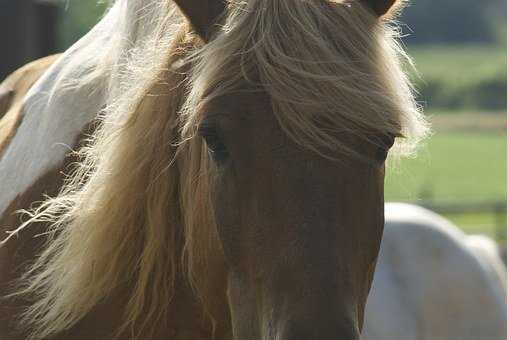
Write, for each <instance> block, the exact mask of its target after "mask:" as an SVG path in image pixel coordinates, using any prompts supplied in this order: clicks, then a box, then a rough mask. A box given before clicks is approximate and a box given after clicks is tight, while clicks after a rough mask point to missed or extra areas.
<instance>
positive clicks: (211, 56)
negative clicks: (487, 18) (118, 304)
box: [17, 0, 427, 339]
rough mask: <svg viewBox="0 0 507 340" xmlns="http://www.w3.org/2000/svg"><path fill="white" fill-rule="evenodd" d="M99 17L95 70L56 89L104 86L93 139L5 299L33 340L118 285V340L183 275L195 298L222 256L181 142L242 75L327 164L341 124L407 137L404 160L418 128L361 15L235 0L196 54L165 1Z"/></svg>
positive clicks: (146, 323) (162, 306)
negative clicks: (19, 303) (121, 292)
mask: <svg viewBox="0 0 507 340" xmlns="http://www.w3.org/2000/svg"><path fill="white" fill-rule="evenodd" d="M111 12H113V13H115V16H116V17H117V19H118V20H117V24H116V25H114V30H115V31H114V34H113V38H112V39H110V45H109V46H106V49H107V50H108V51H110V52H111V53H102V54H100V55H99V57H97V60H94V63H95V65H97V68H94V69H91V70H90V75H89V77H83V78H82V79H83V80H82V83H80V81H78V80H76V79H70V81H67V82H66V81H64V80H62V82H61V86H62V88H63V89H64V88H65V87H66V85H67V84H69V83H71V87H74V88H75V87H79V86H89V85H90V82H92V83H93V81H97V80H100V81H104V79H107V82H108V87H107V90H106V106H105V109H104V110H103V112H101V113H100V114H99V115H98V117H97V122H96V125H97V128H96V130H95V132H94V133H93V135H92V136H91V137H90V139H89V140H88V141H87V143H86V145H85V147H83V148H82V149H80V150H79V151H78V156H79V157H80V162H79V163H78V164H77V166H76V169H75V170H74V171H73V172H72V174H71V175H70V176H69V177H68V180H67V181H66V184H65V186H64V187H63V189H62V191H61V193H60V194H59V195H58V196H57V197H55V198H50V199H48V200H47V201H45V202H43V203H42V205H41V206H40V207H39V208H37V209H36V210H35V211H33V212H32V213H31V218H30V220H29V221H28V222H27V223H25V224H23V225H22V226H21V227H20V229H22V228H25V227H27V226H29V225H30V224H32V223H34V222H45V223H48V224H49V225H50V230H49V231H48V241H47V244H46V246H45V248H44V250H43V252H42V253H41V255H40V257H39V258H38V259H37V261H36V262H35V264H33V265H32V266H31V267H30V269H29V270H28V271H27V272H26V274H25V275H24V277H23V278H22V280H21V285H20V287H19V289H18V292H17V294H22V295H26V296H31V297H33V298H34V300H33V303H32V304H31V306H30V307H29V308H28V309H27V311H26V312H25V313H24V315H23V320H22V323H23V324H24V325H25V326H26V328H27V329H30V330H31V331H32V337H33V338H37V339H42V338H47V337H50V336H51V335H54V334H56V333H58V332H61V331H62V330H65V329H68V328H70V327H72V326H73V325H75V324H76V323H77V322H78V321H79V320H80V319H82V318H83V317H84V316H85V315H86V314H87V313H88V312H90V311H91V309H92V308H93V307H94V306H95V305H97V304H98V303H99V302H100V301H102V300H104V299H105V298H107V297H108V296H109V295H111V294H112V293H113V292H114V291H115V290H117V289H119V288H126V289H129V290H130V292H131V294H129V295H130V296H131V298H130V300H129V301H128V302H127V303H126V306H125V311H124V312H125V318H124V319H125V322H124V325H123V327H122V329H121V330H120V331H123V330H125V329H126V328H132V329H133V330H134V334H135V335H138V334H140V332H141V331H148V332H149V329H150V328H151V329H153V328H155V327H154V325H156V324H158V323H160V322H164V320H167V318H168V317H170V313H171V300H172V298H173V296H174V294H175V280H176V277H177V276H178V275H179V273H185V274H187V275H186V277H187V278H188V280H189V281H190V282H191V283H192V284H193V286H194V287H195V288H196V291H197V292H198V293H199V294H200V295H201V296H202V297H203V301H204V302H205V300H206V296H207V295H208V294H207V292H206V290H207V286H208V283H209V280H208V279H207V277H208V274H209V273H212V272H213V271H214V270H212V269H217V268H220V266H221V262H220V261H221V251H220V246H219V242H218V241H217V239H216V238H217V236H216V232H215V225H214V219H213V214H212V210H211V207H210V198H209V187H210V181H211V179H210V175H209V173H210V172H211V170H212V165H211V164H210V160H209V159H208V155H207V152H206V151H205V147H204V145H203V143H202V141H200V140H199V139H198V138H193V136H194V132H195V129H196V125H197V124H198V122H199V120H200V117H199V114H198V113H199V112H200V111H199V107H200V105H202V103H203V102H205V101H207V100H210V99H212V98H214V97H217V96H221V95H223V94H225V93H228V92H230V91H232V90H234V88H235V86H236V85H237V84H238V82H241V81H244V80H245V79H247V80H248V79H249V77H250V76H251V74H252V73H255V74H257V75H258V79H256V80H255V81H256V82H257V84H260V86H262V87H263V88H264V89H265V90H266V91H267V92H268V93H269V94H270V96H271V97H272V101H273V110H274V113H275V115H276V116H277V118H278V121H279V122H280V125H281V127H282V128H283V129H284V130H285V131H286V132H287V133H288V134H289V136H291V137H292V138H293V139H294V140H295V141H296V142H298V143H300V144H301V145H303V146H305V147H308V148H309V149H311V150H313V151H315V152H317V153H319V154H321V155H322V156H324V157H332V156H330V155H331V151H333V152H336V150H342V151H347V150H348V148H347V145H344V144H343V142H342V141H340V140H338V139H336V138H335V137H333V136H335V135H336V133H335V132H336V131H341V130H343V129H345V127H346V129H347V130H348V131H352V132H353V133H355V134H357V135H358V136H360V137H362V138H366V139H367V138H369V137H368V135H367V134H363V133H362V131H368V130H369V129H373V130H380V131H384V132H388V133H393V134H397V135H403V136H404V139H402V140H401V141H400V142H399V150H401V151H403V152H410V151H411V150H413V147H414V146H415V145H416V143H417V142H418V141H419V140H420V139H421V138H422V137H423V136H424V135H425V133H426V131H427V127H426V125H425V123H424V120H423V118H422V116H421V114H420V112H419V110H418V108H417V105H416V103H415V102H414V99H413V95H412V91H411V87H410V84H409V82H408V80H407V79H406V77H405V75H404V73H403V71H402V69H401V66H400V63H401V62H400V59H401V58H405V57H406V56H405V54H404V52H403V51H402V49H401V48H400V47H399V45H398V44H397V43H396V41H395V30H394V29H392V28H390V27H389V26H388V25H387V24H378V23H376V21H375V19H374V18H373V16H372V15H371V14H370V13H369V12H368V11H367V10H366V9H365V8H363V7H362V6H360V5H359V4H356V5H350V4H349V2H347V3H342V2H340V1H331V2H325V1H302V0H301V1H299V0H251V1H240V0H232V1H230V3H229V11H228V14H227V17H226V19H225V23H224V26H223V27H222V29H221V30H220V31H219V32H218V33H217V34H216V36H215V37H214V38H213V39H212V41H211V42H210V43H209V44H206V45H204V46H200V44H199V43H198V40H197V39H196V38H195V37H194V36H193V35H192V34H191V33H190V32H189V29H188V27H187V25H186V24H185V23H184V22H183V20H182V17H181V15H179V13H178V12H177V10H176V9H175V6H174V5H173V4H172V2H171V1H159V0H117V1H116V3H115V4H114V5H113V7H112V9H111ZM112 29H113V28H112ZM323 32H325V34H324V35H323ZM294 44H296V45H297V46H294ZM54 93H55V95H66V93H68V92H66V91H62V94H59V89H55V90H54ZM323 123H324V124H326V125H325V126H327V127H329V129H325V130H324V129H322V128H319V127H321V126H322V124H323ZM348 151H350V150H348ZM182 174H184V175H182ZM210 268H212V269H210ZM143 334H146V333H143Z"/></svg>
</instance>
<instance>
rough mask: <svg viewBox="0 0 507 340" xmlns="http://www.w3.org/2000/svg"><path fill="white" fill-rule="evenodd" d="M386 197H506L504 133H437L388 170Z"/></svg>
mask: <svg viewBox="0 0 507 340" xmlns="http://www.w3.org/2000/svg"><path fill="white" fill-rule="evenodd" d="M386 197H387V198H388V199H389V200H403V201H414V200H420V199H434V200H490V199H491V200H496V199H507V134H487V133H478V134H474V133H461V132H448V133H438V132H437V133H436V134H435V135H434V136H433V137H431V138H430V139H429V141H428V142H427V145H426V146H425V147H424V148H423V149H422V150H421V151H420V152H419V155H418V157H417V158H416V159H408V160H404V161H402V162H401V164H400V165H399V167H398V168H396V169H390V170H389V171H388V175H387V180H386Z"/></svg>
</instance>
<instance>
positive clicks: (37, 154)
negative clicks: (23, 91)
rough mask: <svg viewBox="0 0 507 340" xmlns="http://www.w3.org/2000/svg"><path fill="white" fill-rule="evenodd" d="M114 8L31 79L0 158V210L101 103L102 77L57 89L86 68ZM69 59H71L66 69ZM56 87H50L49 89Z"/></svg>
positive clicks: (62, 151) (52, 162) (61, 153)
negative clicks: (98, 80) (21, 110)
mask: <svg viewBox="0 0 507 340" xmlns="http://www.w3.org/2000/svg"><path fill="white" fill-rule="evenodd" d="M116 12H117V11H115V10H114V9H112V10H111V11H110V12H109V14H108V15H107V16H106V17H105V18H104V19H103V20H102V21H101V22H100V23H99V24H98V25H97V26H96V27H95V28H94V29H93V30H92V31H91V32H90V33H88V34H87V35H86V36H85V37H83V38H82V39H81V40H80V41H78V42H77V43H76V44H75V45H74V46H72V47H71V48H70V49H69V50H68V51H67V52H66V53H65V54H64V55H63V56H62V57H60V58H59V59H58V60H57V61H56V62H55V64H54V65H52V66H51V67H50V68H49V70H47V71H46V73H45V74H44V75H43V76H42V77H41V78H40V79H39V80H38V81H37V82H36V83H35V84H34V86H33V87H32V88H31V89H30V91H29V92H28V94H27V95H26V97H25V99H24V105H23V107H24V110H25V112H24V118H23V120H22V123H21V125H20V126H19V128H18V130H17V132H16V134H15V136H14V138H13V140H12V141H11V143H10V144H9V146H8V147H7V149H6V151H5V154H4V155H3V157H2V158H1V159H0V183H1V184H2V190H1V191H0V215H1V214H3V213H4V211H5V209H6V208H7V207H8V206H9V204H10V203H11V202H12V201H13V200H14V199H15V198H16V197H17V196H19V195H20V194H22V193H23V192H25V191H26V190H27V189H28V188H30V186H31V185H33V183H34V182H35V181H36V180H37V179H39V178H40V177H41V176H43V175H44V174H46V173H47V172H49V171H51V170H53V169H55V168H56V167H58V166H60V165H61V163H62V161H63V159H64V158H65V156H66V155H67V154H68V153H69V148H71V147H73V146H74V143H75V142H76V139H77V137H78V136H79V135H80V133H81V132H82V130H83V129H84V128H85V126H86V125H87V124H88V123H89V122H90V121H91V120H92V119H93V118H94V117H95V115H96V114H97V112H98V111H99V110H100V109H101V107H102V105H103V102H104V100H103V95H102V93H103V91H102V89H103V88H104V87H105V86H106V84H105V82H101V83H96V84H93V86H90V85H88V86H84V87H77V88H76V89H70V90H68V89H67V90H65V91H69V93H68V95H67V94H63V95H59V94H60V93H58V89H59V86H61V85H62V81H63V82H72V80H73V79H62V74H63V73H65V78H69V77H71V78H72V77H76V78H75V79H79V76H80V75H81V76H83V75H84V74H88V73H90V70H93V69H94V68H95V67H96V66H97V65H94V64H93V62H94V61H95V60H96V59H94V58H90V57H88V56H89V55H93V54H95V53H97V49H98V48H100V47H101V46H106V44H107V41H108V38H109V36H110V35H109V34H108V33H111V32H112V31H113V30H114V29H115V27H114V26H115V25H114V21H115V13H116ZM69 65H72V66H71V67H72V68H71V69H69V68H68V67H69ZM55 92H56V93H55ZM26 208H28V207H26Z"/></svg>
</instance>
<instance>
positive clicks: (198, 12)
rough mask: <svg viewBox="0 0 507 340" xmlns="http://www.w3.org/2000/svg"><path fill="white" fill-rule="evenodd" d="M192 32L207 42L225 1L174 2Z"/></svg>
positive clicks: (178, 0) (190, 0)
mask: <svg viewBox="0 0 507 340" xmlns="http://www.w3.org/2000/svg"><path fill="white" fill-rule="evenodd" d="M174 2H175V3H176V5H178V7H179V9H180V10H181V12H182V13H183V14H184V15H185V17H186V18H187V20H188V22H189V23H190V25H191V26H192V28H193V29H194V31H195V32H196V33H197V34H198V35H199V36H200V37H201V38H202V39H203V40H204V41H207V40H208V38H209V37H210V35H211V34H212V33H213V31H214V29H215V28H216V25H217V21H218V19H219V18H220V16H221V15H222V14H223V13H224V11H225V9H226V6H227V5H226V3H225V0H174Z"/></svg>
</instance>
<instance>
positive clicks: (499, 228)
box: [494, 203, 507, 241]
mask: <svg viewBox="0 0 507 340" xmlns="http://www.w3.org/2000/svg"><path fill="white" fill-rule="evenodd" d="M494 214H495V228H496V237H497V239H498V240H499V241H503V240H505V239H506V232H507V230H506V228H507V205H506V204H503V203H498V204H496V206H495V208H494Z"/></svg>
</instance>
